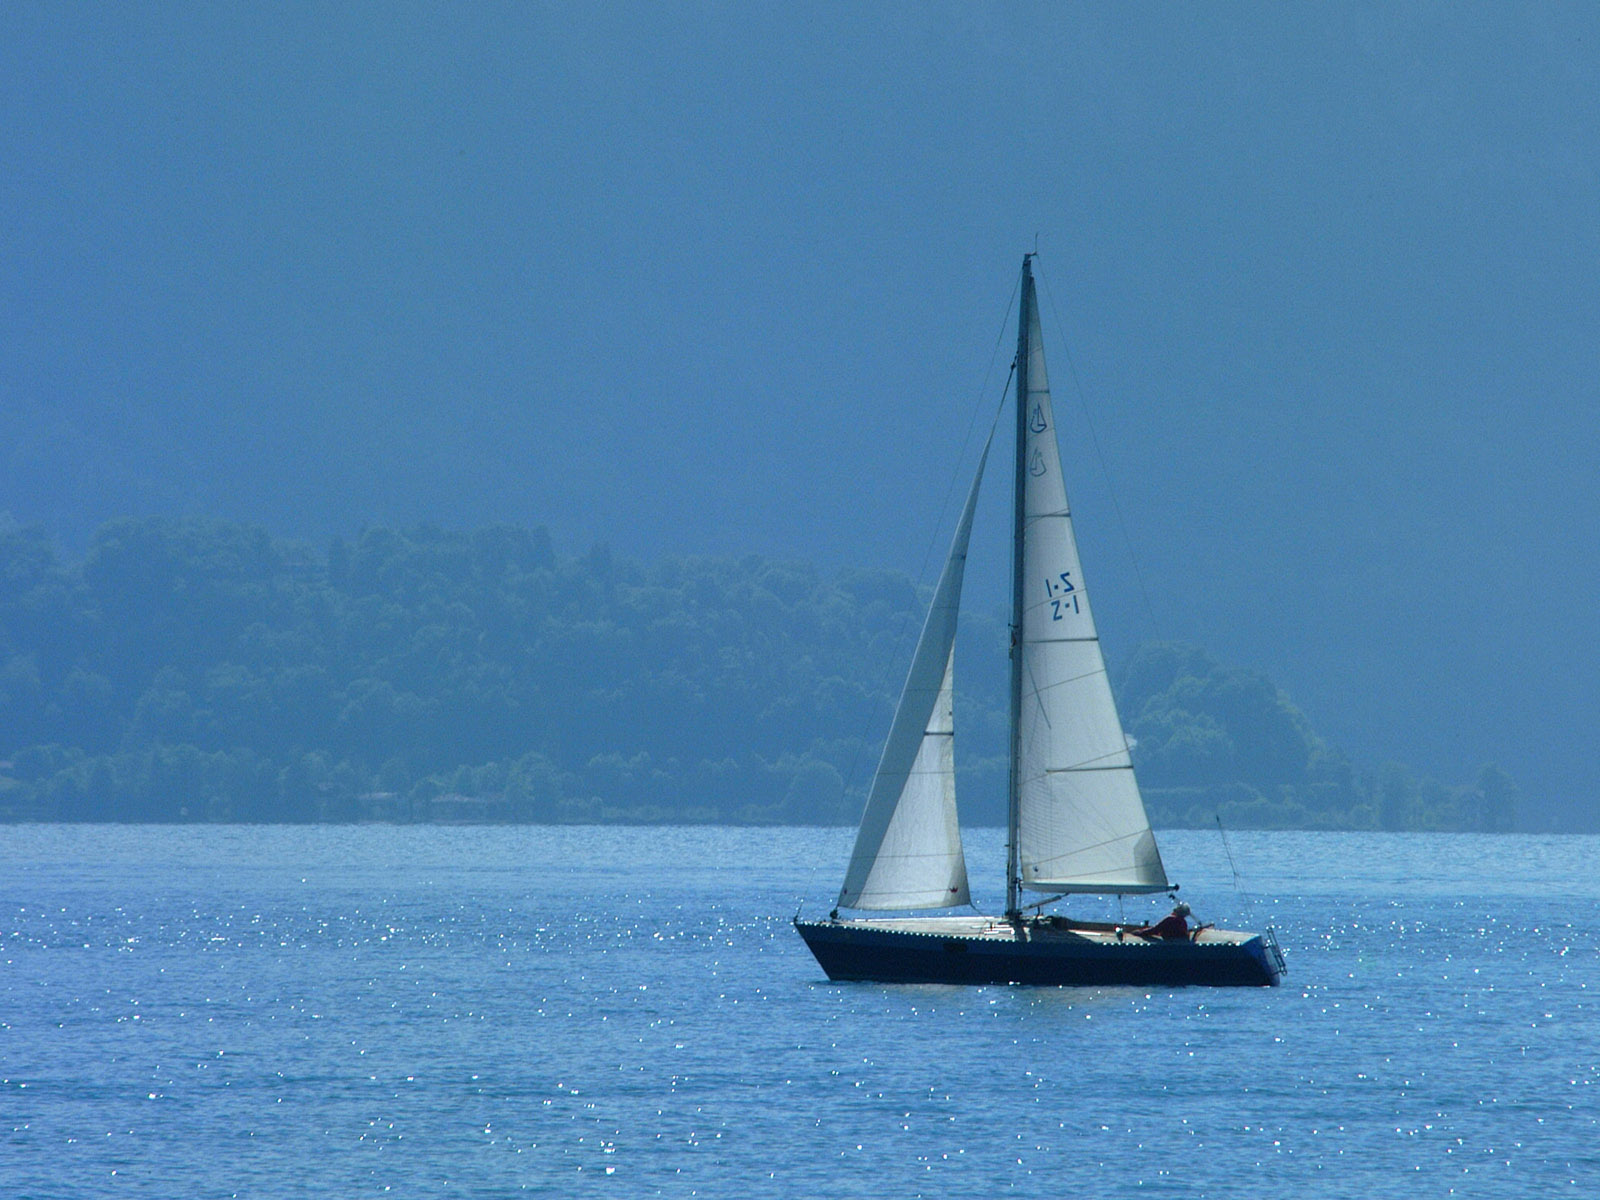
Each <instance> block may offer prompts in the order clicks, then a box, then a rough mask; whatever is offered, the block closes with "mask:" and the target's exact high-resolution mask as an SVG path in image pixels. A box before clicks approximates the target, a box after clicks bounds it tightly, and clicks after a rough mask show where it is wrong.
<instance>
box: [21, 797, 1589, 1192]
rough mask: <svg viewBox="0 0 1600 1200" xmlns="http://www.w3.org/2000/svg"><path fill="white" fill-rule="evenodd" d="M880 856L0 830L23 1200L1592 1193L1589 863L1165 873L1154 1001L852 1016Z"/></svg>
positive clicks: (499, 837)
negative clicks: (839, 976)
mask: <svg viewBox="0 0 1600 1200" xmlns="http://www.w3.org/2000/svg"><path fill="white" fill-rule="evenodd" d="M852 836H853V832H852V831H848V830H831V829H830V830H817V829H779V830H771V829H715V828H713V829H707V828H695V829H681V828H670V829H640V828H604V829H576V828H540V827H533V828H528V827H521V828H438V827H433V828H426V827H377V826H367V827H355V828H351V827H215V826H206V827H177V828H172V827H127V826H121V827H117V826H112V827H108V826H9V827H0V853H3V860H4V864H5V868H4V874H3V876H0V1195H4V1196H8V1197H30V1196H36V1197H44V1196H63V1195H73V1196H99V1195H108V1196H109V1195H116V1196H150V1197H178V1196H182V1197H210V1196H252V1197H299V1196H361V1195H380V1194H388V1195H402V1196H506V1195H510V1194H515V1193H518V1192H530V1193H533V1194H537V1195H557V1194H559V1195H573V1196H584V1195H595V1196H601V1195H606V1196H611V1195H615V1196H656V1195H664V1196H726V1197H779V1196H781V1197H844V1196H871V1197H897V1196H937V1197H965V1196H972V1197H980V1196H995V1195H1000V1194H1007V1193H1015V1194H1019V1195H1027V1196H1047V1195H1086V1196H1122V1195H1128V1194H1131V1193H1136V1192H1140V1193H1148V1194H1150V1195H1155V1196H1163V1197H1191V1196H1193V1197H1199V1196H1211V1197H1251V1196H1261V1197H1268V1196H1270V1197H1274V1198H1278V1197H1283V1196H1290V1195H1328V1196H1368V1197H1372V1196H1395V1197H1407V1198H1410V1197H1419V1196H1446V1195H1462V1196H1507V1197H1512V1196H1515V1197H1527V1196H1550V1195H1572V1196H1584V1197H1590V1196H1594V1195H1597V1194H1600V1129H1597V1121H1600V1081H1597V1079H1600V1069H1597V1063H1600V1022H1597V1020H1596V1017H1597V1013H1596V1002H1597V1000H1600V954H1597V951H1600V937H1597V934H1596V928H1597V925H1600V870H1597V865H1600V864H1597V860H1600V839H1595V838H1582V837H1532V836H1514V837H1491V836H1474V835H1460V836H1456V835H1427V834H1417V835H1404V834H1311V833H1272V834H1265V833H1255V834H1247V833H1236V834H1233V835H1231V837H1230V840H1231V845H1232V851H1233V856H1234V859H1235V860H1236V862H1237V865H1238V869H1239V872H1240V874H1241V877H1242V879H1243V882H1244V885H1245V887H1246V889H1247V890H1248V892H1249V894H1250V896H1251V897H1253V898H1254V899H1253V904H1252V903H1251V902H1249V901H1247V900H1246V898H1245V897H1244V896H1243V895H1242V894H1241V893H1240V892H1238V891H1237V890H1235V887H1234V884H1233V878H1232V875H1231V873H1230V870H1229V866H1228V860H1227V857H1226V855H1225V853H1224V850H1223V846H1222V843H1221V842H1220V840H1219V839H1218V837H1217V836H1216V835H1214V834H1212V835H1205V834H1197V833H1176V832H1172V833H1165V834H1163V835H1161V840H1162V847H1163V853H1164V855H1165V858H1166V861H1167V866H1168V869H1169V873H1170V874H1171V875H1172V876H1173V877H1174V878H1176V879H1178V880H1181V881H1182V883H1183V885H1184V886H1183V893H1184V895H1185V897H1186V898H1188V899H1189V900H1190V902H1191V903H1192V904H1193V905H1194V907H1195V911H1196V915H1197V916H1198V917H1200V918H1201V919H1206V920H1218V921H1220V922H1221V923H1222V924H1224V925H1227V926H1231V927H1235V928H1239V927H1243V928H1251V927H1257V926H1259V925H1261V924H1265V923H1268V922H1270V923H1271V924H1272V925H1274V926H1275V927H1276V929H1277V931H1278V935H1279V938H1280V939H1281V941H1282V943H1283V946H1284V949H1285V951H1286V952H1287V954H1288V957H1289V971H1290V974H1289V976H1288V979H1287V981H1286V984H1285V986H1284V987H1281V988H1277V989H1271V990H1256V989H1249V990H1208V989H1182V990H1173V991H1163V990H1153V991H1152V990H1146V989H1116V988H1106V989H1082V990H1073V989H1048V990H1042V989H1033V990H1030V989H1023V988H1009V987H991V988H947V987H927V986H924V987H887V986H881V985H874V984H844V985H834V984H830V983H828V982H827V981H826V980H825V979H824V978H823V976H822V974H821V972H820V970H819V969H818V968H817V966H816V964H815V963H814V961H813V960H812V959H811V957H810V955H809V954H808V953H807V952H806V950H805V947H804V946H803V945H802V944H801V942H800V940H799V939H798V938H797V937H796V936H795V934H794V932H793V930H792V929H790V927H789V918H790V917H791V916H792V915H793V914H794V912H795V909H796V905H797V903H798V901H799V899H800V898H801V896H802V895H804V896H805V897H806V898H807V905H806V910H807V912H809V913H811V914H813V915H815V914H817V913H820V912H823V911H826V909H827V908H828V907H829V905H830V904H831V897H832V893H833V891H834V890H835V889H836V887H837V886H838V882H839V878H840V875H841V873H842V871H843V867H844V863H845V860H846V858H847V856H848V852H849V845H850V840H851V838H852ZM968 858H969V862H970V864H971V870H972V874H973V875H974V883H975V887H976V888H977V889H978V890H979V891H980V893H982V894H980V896H979V902H980V904H982V905H984V906H985V907H987V908H990V909H992V908H993V907H994V905H995V900H996V892H997V891H998V890H999V886H1000V881H999V880H998V879H997V878H994V875H995V871H996V870H997V869H998V867H999V864H1000V862H1001V837H1000V834H999V832H998V831H994V830H978V831H976V832H975V833H973V834H971V835H969V838H968ZM985 884H987V885H988V886H987V889H986V890H985V888H984V886H983V885H985ZM1156 904H1157V901H1155V900H1139V901H1137V902H1135V901H1132V900H1130V901H1129V902H1128V906H1127V911H1128V915H1129V916H1130V917H1131V916H1134V915H1135V914H1139V913H1144V912H1147V911H1148V912H1154V911H1155V909H1156ZM1071 911H1074V912H1078V913H1080V914H1081V915H1085V916H1092V915H1099V913H1101V912H1103V911H1106V905H1105V904H1104V903H1101V902H1095V903H1092V904H1090V905H1087V906H1085V907H1083V908H1079V909H1074V910H1071Z"/></svg>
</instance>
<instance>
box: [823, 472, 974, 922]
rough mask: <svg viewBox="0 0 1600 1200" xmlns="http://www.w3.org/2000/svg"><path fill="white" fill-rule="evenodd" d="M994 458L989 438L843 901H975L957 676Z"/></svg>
mask: <svg viewBox="0 0 1600 1200" xmlns="http://www.w3.org/2000/svg"><path fill="white" fill-rule="evenodd" d="M988 458H989V448H988V447H987V446H985V447H984V449H983V456H982V458H980V459H979V460H978V474H977V476H976V477H975V478H974V479H973V481H972V489H971V491H969V492H968V493H967V503H966V507H965V508H963V509H962V510H961V521H960V523H959V524H958V525H957V526H956V535H955V539H954V541H953V542H952V543H951V546H950V557H949V558H948V559H946V560H945V564H944V571H943V572H942V573H941V574H940V576H939V585H938V587H937V588H935V589H934V593H933V603H932V605H931V606H930V607H929V609H928V616H927V620H925V621H924V622H923V625H922V636H921V637H920V638H918V639H917V649H916V653H914V654H913V655H912V656H911V670H910V672H909V673H908V674H907V676H906V683H905V688H904V690H903V691H901V693H900V703H899V705H898V707H896V709H895V714H894V723H893V724H892V725H891V726H890V728H889V740H888V741H887V742H885V743H884V747H883V757H882V758H881V759H880V760H879V762H878V773H877V774H876V775H875V776H874V777H873V780H872V791H871V792H870V793H869V794H868V796H867V807H866V809H865V811H863V813H862V814H861V828H860V829H859V830H858V831H857V832H856V846H855V850H854V851H853V852H852V853H851V855H850V867H849V869H848V870H847V871H846V872H845V878H844V887H842V888H841V889H840V890H839V906H840V907H841V908H875V909H877V908H945V907H948V906H950V905H954V904H967V903H969V902H970V895H969V893H968V891H967V862H966V858H965V857H964V856H963V854H962V852H961V829H960V827H959V826H958V825H957V823H956V774H955V748H954V742H955V718H954V712H955V706H954V692H953V687H952V683H951V679H952V675H953V668H954V659H955V637H956V617H957V615H958V613H959V611H960V608H961V580H962V576H963V575H964V574H965V572H966V567H967V542H968V541H969V540H970V538H971V536H972V512H973V509H974V507H975V506H976V504H977V500H978V484H979V482H980V481H981V480H982V479H983V467H984V463H985V462H987V461H988Z"/></svg>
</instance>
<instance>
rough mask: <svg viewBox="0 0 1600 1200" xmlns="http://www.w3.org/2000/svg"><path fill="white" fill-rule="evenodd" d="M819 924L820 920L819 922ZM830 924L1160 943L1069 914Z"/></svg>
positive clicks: (1224, 935)
mask: <svg viewBox="0 0 1600 1200" xmlns="http://www.w3.org/2000/svg"><path fill="white" fill-rule="evenodd" d="M819 923H820V922H819ZM827 924H830V925H839V926H846V927H849V928H852V929H863V930H871V929H879V930H884V931H885V932H893V933H913V934H923V935H926V936H928V937H939V938H951V937H959V938H980V939H983V940H985V941H995V942H1014V941H1018V940H1022V941H1034V940H1040V939H1049V938H1052V937H1064V938H1070V939H1073V940H1077V939H1082V940H1085V941H1089V942H1098V943H1102V944H1107V945H1134V946H1138V945H1158V944H1159V942H1157V941H1152V940H1150V939H1147V938H1141V937H1135V936H1133V934H1132V933H1131V932H1130V931H1131V930H1134V929H1139V928H1141V926H1139V925H1134V924H1131V923H1130V924H1127V925H1116V924H1113V923H1111V922H1108V921H1073V920H1070V919H1068V918H1066V917H1037V918H1030V919H1028V920H1026V921H1023V922H1022V924H1021V925H1020V926H1018V925H1013V924H1012V923H1011V922H1010V921H1006V920H1004V919H1002V918H1000V917H984V916H947V917H848V918H841V919H839V920H836V921H829V922H827ZM1255 936H1257V935H1256V934H1254V933H1244V932H1241V931H1239V930H1236V929H1202V930H1200V931H1199V933H1196V934H1191V936H1190V938H1189V940H1190V941H1191V942H1192V943H1194V944H1195V945H1199V946H1242V945H1243V944H1244V943H1245V942H1247V941H1249V940H1250V939H1251V938H1253V937H1255Z"/></svg>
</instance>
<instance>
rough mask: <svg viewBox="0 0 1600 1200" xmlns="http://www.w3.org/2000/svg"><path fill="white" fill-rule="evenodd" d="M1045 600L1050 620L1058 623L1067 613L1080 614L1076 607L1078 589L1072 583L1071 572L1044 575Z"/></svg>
mask: <svg viewBox="0 0 1600 1200" xmlns="http://www.w3.org/2000/svg"><path fill="white" fill-rule="evenodd" d="M1044 593H1045V598H1046V599H1048V600H1049V601H1050V619H1051V620H1052V621H1059V620H1061V619H1062V618H1063V617H1065V616H1066V615H1067V614H1068V613H1076V612H1082V611H1083V610H1082V609H1081V608H1079V607H1078V589H1077V587H1076V585H1074V584H1073V582H1072V572H1071V571H1062V572H1061V573H1060V574H1059V575H1046V576H1045V580H1044Z"/></svg>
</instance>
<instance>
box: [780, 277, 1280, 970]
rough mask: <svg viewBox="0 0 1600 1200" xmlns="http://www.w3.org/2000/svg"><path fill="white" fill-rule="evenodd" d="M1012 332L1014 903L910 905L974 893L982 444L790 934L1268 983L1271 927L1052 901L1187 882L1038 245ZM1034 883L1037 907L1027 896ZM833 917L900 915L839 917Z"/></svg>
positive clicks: (844, 963) (972, 959) (909, 953)
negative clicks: (1113, 604)
mask: <svg viewBox="0 0 1600 1200" xmlns="http://www.w3.org/2000/svg"><path fill="white" fill-rule="evenodd" d="M1017 324H1018V330H1017V357H1016V361H1015V364H1014V368H1013V369H1014V372H1015V376H1016V406H1015V407H1016V430H1017V435H1016V462H1015V470H1014V474H1013V484H1014V492H1013V506H1012V513H1013V519H1012V553H1011V599H1012V612H1011V631H1012V646H1011V674H1010V680H1011V698H1010V718H1011V719H1010V730H1011V754H1010V762H1011V766H1010V778H1009V785H1008V798H1007V800H1008V802H1007V838H1006V908H1005V912H1004V913H1003V914H1001V915H999V916H985V915H981V914H978V915H966V914H961V915H915V914H917V913H918V911H919V910H927V909H945V908H953V907H959V906H970V904H971V893H970V891H969V888H968V884H967V868H966V858H965V855H964V854H963V852H962V846H961V830H960V825H959V823H958V821H957V813H956V794H955V760H954V731H955V724H954V688H953V682H952V680H953V673H954V664H955V635H956V625H957V619H958V616H959V611H960V606H961V584H962V578H963V576H964V573H965V570H966V561H967V545H968V542H969V540H970V537H971V533H972V518H973V512H974V509H975V508H976V505H977V498H978V486H979V484H980V482H981V481H982V479H983V471H984V466H985V464H986V463H987V460H988V453H989V452H988V447H987V446H985V448H984V451H983V454H982V455H981V456H980V460H979V464H978V470H977V474H976V476H975V477H974V479H973V481H972V486H971V488H970V490H969V491H968V493H967V499H966V503H965V505H964V507H963V508H962V511H961V516H960V520H959V521H958V522H957V525H956V531H955V537H954V540H953V542H952V544H951V547H950V554H949V557H948V558H947V559H946V560H945V565H944V570H943V571H942V573H941V574H940V577H939V582H938V584H937V586H936V587H935V589H934V593H933V600H932V603H931V604H930V606H929V609H928V614H927V618H926V620H925V622H924V624H923V627H922V635H921V637H920V638H919V639H918V642H917V647H916V650H915V652H914V653H913V655H912V659H911V669H910V672H909V673H908V675H907V677H906V681H905V686H904V688H903V689H902V691H901V695H900V702H899V705H898V706H897V708H896V710H895V715H894V720H893V722H892V724H891V726H890V729H889V736H888V739H887V740H886V742H885V743H884V747H883V753H882V757H881V758H880V760H879V763H878V770H877V773H876V775H875V776H874V778H873V781H872V786H871V788H870V789H869V792H868V796H867V803H866V807H865V810H864V811H863V814H862V817H861V826H860V829H859V830H858V831H857V834H856V841H855V849H854V851H853V852H852V854H851V857H850V864H849V867H848V868H847V870H846V872H845V878H844V884H843V886H842V887H841V888H840V890H839V896H838V900H837V903H836V906H835V907H834V909H833V911H832V912H831V913H830V914H829V916H828V918H827V919H826V920H818V921H807V920H801V919H800V918H799V917H798V916H796V918H795V922H794V924H795V928H796V929H797V930H798V932H799V934H800V936H801V937H802V938H804V939H805V942H806V945H807V946H808V947H810V949H811V952H812V953H813V954H814V955H815V956H816V958H817V962H818V963H819V964H821V966H822V969H823V970H824V971H825V972H826V973H827V975H828V978H829V979H833V980H876V981H880V982H888V983H950V984H983V983H1018V984H1044V985H1135V986H1152V985H1153V986H1172V985H1182V984H1211V985H1258V986H1270V985H1274V984H1276V983H1278V981H1279V978H1280V976H1281V975H1282V974H1283V973H1284V961H1283V956H1282V953H1281V951H1280V950H1279V948H1278V944H1277V941H1276V939H1275V938H1274V937H1273V935H1272V931H1271V929H1270V928H1269V929H1267V930H1266V931H1265V932H1264V933H1246V932H1239V931H1233V930H1224V929H1216V928H1210V927H1205V928H1202V929H1200V930H1199V931H1196V932H1194V933H1192V934H1186V935H1184V936H1180V937H1176V938H1151V937H1148V936H1144V935H1141V934H1139V933H1136V932H1135V928H1136V926H1133V925H1122V924H1117V923H1114V922H1105V921H1080V920H1073V919H1070V918H1068V917H1065V916H1061V915H1055V914H1052V915H1045V913H1044V911H1043V910H1044V907H1045V906H1046V905H1048V904H1050V903H1052V902H1053V901H1056V900H1060V899H1063V898H1065V897H1067V896H1070V895H1075V894H1101V895H1105V894H1111V895H1117V896H1123V895H1133V894H1140V893H1160V892H1173V893H1174V894H1175V893H1176V885H1175V884H1173V883H1171V882H1169V880H1168V878H1167V873H1166V868H1165V866H1164V865H1163V863H1162V861H1161V852H1160V849H1159V848H1158V846H1157V845H1156V838H1155V834H1154V833H1153V832H1152V831H1151V828H1150V820H1149V817H1148V816H1147V815H1146V813H1145V807H1144V800H1143V798H1142V797H1141V795H1140V793H1139V785H1138V781H1137V780H1136V778H1135V776H1134V769H1133V760H1132V756H1131V753H1130V746H1131V744H1130V742H1129V740H1128V738H1127V736H1126V735H1125V734H1124V732H1123V729H1122V723H1121V721H1120V720H1119V719H1118V716H1117V709H1116V702H1115V700H1114V698H1113V696H1112V693H1111V685H1110V681H1109V680H1108V678H1107V675H1106V667H1105V660H1104V658H1103V656H1102V654H1101V650H1100V639H1099V635H1098V634H1097V632H1096V629H1095V623H1094V616H1093V614H1092V613H1091V611H1090V607H1089V593H1088V590H1087V589H1086V588H1085V586H1084V579H1083V570H1082V567H1081V565H1080V563H1079V560H1078V549H1077V541H1076V539H1075V537H1074V536H1073V531H1072V515H1071V511H1070V509H1069V508H1068V505H1067V493H1066V485H1065V483H1064V482H1063V480H1062V475H1061V452H1060V448H1059V446H1058V444H1057V441H1056V432H1055V419H1054V414H1053V412H1052V409H1051V406H1050V384H1049V380H1048V378H1047V376H1046V373H1045V362H1044V347H1043V345H1042V341H1041V337H1040V322H1039V307H1038V297H1037V294H1036V291H1035V287H1034V280H1033V255H1031V254H1029V255H1026V256H1024V258H1023V261H1022V285H1021V308H1020V311H1019V317H1018V322H1017ZM1025 893H1033V894H1039V895H1042V896H1044V897H1045V899H1043V900H1040V901H1038V902H1036V903H1029V904H1024V894H1025ZM841 909H849V910H855V911H861V912H868V913H894V914H896V915H884V916H860V917H854V916H852V917H845V916H841V915H840V910H841Z"/></svg>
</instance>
